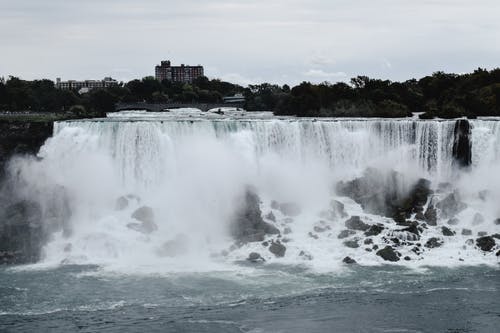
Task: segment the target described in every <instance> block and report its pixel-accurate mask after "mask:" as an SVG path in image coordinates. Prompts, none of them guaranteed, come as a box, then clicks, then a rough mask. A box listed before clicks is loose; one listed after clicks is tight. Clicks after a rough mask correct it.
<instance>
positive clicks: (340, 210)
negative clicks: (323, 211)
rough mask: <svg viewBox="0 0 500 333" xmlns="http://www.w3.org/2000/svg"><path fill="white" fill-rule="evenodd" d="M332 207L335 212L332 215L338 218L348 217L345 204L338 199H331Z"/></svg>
mask: <svg viewBox="0 0 500 333" xmlns="http://www.w3.org/2000/svg"><path fill="white" fill-rule="evenodd" d="M330 208H331V209H332V212H333V214H332V215H333V216H334V217H336V218H346V217H347V216H348V215H347V213H346V211H345V206H344V204H343V203H342V202H340V201H338V200H332V201H330Z"/></svg>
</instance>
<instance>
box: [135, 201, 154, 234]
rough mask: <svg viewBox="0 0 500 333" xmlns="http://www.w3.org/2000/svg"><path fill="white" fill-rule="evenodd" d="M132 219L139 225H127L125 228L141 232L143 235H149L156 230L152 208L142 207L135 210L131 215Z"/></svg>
mask: <svg viewBox="0 0 500 333" xmlns="http://www.w3.org/2000/svg"><path fill="white" fill-rule="evenodd" d="M132 218H134V219H136V220H137V221H139V222H140V223H129V224H127V227H128V228H130V229H132V230H135V231H138V232H142V233H144V234H150V233H152V232H154V231H156V230H158V226H157V225H156V223H155V218H154V212H153V208H151V207H148V206H142V207H140V208H138V209H136V210H135V211H134V212H133V213H132Z"/></svg>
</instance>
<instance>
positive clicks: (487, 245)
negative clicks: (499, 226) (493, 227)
mask: <svg viewBox="0 0 500 333" xmlns="http://www.w3.org/2000/svg"><path fill="white" fill-rule="evenodd" d="M476 245H477V247H479V248H480V249H481V250H483V251H486V252H487V251H491V250H492V249H493V247H494V246H495V245H496V243H495V239H493V237H491V236H483V237H480V238H477V239H476Z"/></svg>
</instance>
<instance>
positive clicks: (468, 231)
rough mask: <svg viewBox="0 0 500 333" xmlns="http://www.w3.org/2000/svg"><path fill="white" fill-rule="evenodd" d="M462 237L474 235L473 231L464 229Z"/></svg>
mask: <svg viewBox="0 0 500 333" xmlns="http://www.w3.org/2000/svg"><path fill="white" fill-rule="evenodd" d="M462 235H463V236H470V235H472V230H470V229H462Z"/></svg>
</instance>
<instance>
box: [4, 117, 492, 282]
mask: <svg viewBox="0 0 500 333" xmlns="http://www.w3.org/2000/svg"><path fill="white" fill-rule="evenodd" d="M454 124H455V122H454V121H418V120H377V119H374V120H360V119H351V120H335V119H323V120H316V119H304V120H297V119H294V118H281V119H277V118H273V117H271V116H270V115H269V114H268V113H261V114H260V116H259V117H256V115H253V117H248V116H245V114H244V113H241V112H237V113H234V114H232V115H224V116H215V115H210V116H208V117H207V116H201V115H200V113H199V112H195V111H193V112H188V113H172V114H167V115H165V114H161V115H158V114H144V113H130V112H127V113H121V114H115V115H114V116H113V117H110V118H108V119H106V120H89V121H69V122H60V123H56V125H55V129H54V136H53V138H51V139H49V140H48V141H47V142H46V144H45V145H44V146H43V147H42V149H41V150H40V153H39V157H40V158H41V160H34V159H16V160H14V161H13V162H12V164H11V171H12V174H13V175H16V179H17V180H18V182H19V184H18V189H19V192H20V196H22V197H28V198H31V199H35V200H36V201H38V202H41V203H42V207H47V206H48V205H50V201H51V198H52V197H51V195H50V194H51V193H53V192H55V191H60V189H61V186H62V187H63V188H64V189H65V191H66V193H67V195H68V197H69V204H70V208H71V211H72V216H71V219H70V221H69V224H70V225H71V227H72V229H73V232H72V234H71V236H69V237H67V236H63V234H62V232H59V233H56V234H54V236H53V239H52V240H51V242H50V243H49V244H48V245H47V246H46V247H45V251H44V262H45V263H47V264H59V263H61V262H63V263H78V264H81V263H91V264H100V265H104V266H106V267H111V268H113V269H120V270H124V269H126V270H132V271H143V272H144V271H152V272H158V271H176V270H182V271H185V270H195V271H198V270H202V271H204V270H213V269H228V267H231V266H230V265H231V264H232V262H234V261H235V260H243V259H245V258H246V256H247V255H248V253H249V252H251V251H257V252H259V253H261V254H262V256H263V257H265V258H266V259H267V260H268V262H279V263H287V264H297V263H303V264H305V265H309V266H311V267H314V268H316V269H327V270H328V269H335V268H336V267H339V265H341V260H342V258H343V257H345V256H346V255H349V256H352V257H353V258H355V259H356V260H357V261H358V263H361V264H366V265H371V264H379V263H382V259H381V258H380V257H377V256H375V254H374V253H373V252H367V251H366V250H365V249H364V248H365V247H364V246H361V247H360V248H357V249H350V248H346V247H345V246H343V245H342V241H341V240H339V239H337V234H338V232H339V231H340V230H342V229H344V226H343V222H344V220H345V218H344V219H339V220H337V221H333V222H331V223H330V224H329V226H330V228H331V230H330V231H329V232H326V233H323V234H320V235H318V237H319V238H318V239H317V240H315V239H312V238H311V237H310V236H309V235H308V233H309V232H311V231H312V229H313V226H314V225H317V223H318V221H319V220H320V219H321V218H320V217H319V213H320V212H321V211H322V210H324V209H325V208H327V207H328V205H329V202H330V200H331V199H332V198H334V196H332V194H331V193H332V191H331V189H332V186H333V185H334V184H335V183H336V182H337V181H339V180H349V179H352V178H353V177H355V176H359V175H361V173H362V172H363V170H365V169H366V168H367V167H375V168H378V169H381V170H391V169H394V170H396V171H398V172H400V173H402V174H403V175H404V176H405V177H406V179H407V180H408V182H409V183H410V182H411V181H414V180H416V179H417V178H419V177H426V178H429V179H431V180H432V181H433V185H434V186H437V184H438V183H439V182H445V181H450V182H453V183H454V184H457V186H458V188H459V189H460V191H461V193H462V194H463V196H464V198H465V199H466V200H464V201H465V202H467V204H468V205H469V208H467V209H466V210H465V211H464V212H462V213H460V215H459V218H460V220H461V222H460V223H461V224H460V228H462V227H467V228H471V229H473V230H474V232H477V231H487V232H491V233H492V232H498V230H495V228H496V229H498V228H499V226H495V225H493V223H492V221H493V219H495V218H498V217H500V210H499V209H498V205H496V202H498V199H500V176H497V175H496V173H497V172H494V171H495V170H498V167H499V166H500V126H499V125H500V122H498V121H487V120H476V121H473V122H472V124H473V130H472V137H473V165H474V167H473V170H472V171H471V172H470V173H467V174H462V173H461V172H458V171H456V170H454V169H453V167H452V164H453V163H452V157H451V152H452V146H453V128H454ZM246 185H252V186H255V188H256V189H257V192H258V193H259V195H260V197H261V200H262V205H261V209H262V212H263V215H265V214H267V213H268V212H269V211H270V210H271V208H270V201H271V200H277V201H279V202H286V201H294V202H298V203H300V206H301V208H302V214H301V215H299V216H298V217H297V218H295V221H294V222H293V224H291V225H288V224H286V223H285V222H284V219H285V217H284V216H282V215H281V214H280V213H279V212H276V211H275V212H274V213H275V215H276V217H277V223H276V226H277V227H278V228H279V229H280V230H281V232H282V233H283V231H284V228H285V226H291V228H292V233H291V234H290V235H287V236H286V237H287V238H289V242H288V243H287V244H286V246H287V252H286V255H285V257H284V258H274V256H273V255H272V254H271V253H270V252H269V251H268V250H267V249H266V248H265V247H263V246H262V245H261V244H260V243H259V242H258V243H253V244H250V245H245V246H243V247H241V248H238V249H235V250H232V251H229V253H228V254H227V255H226V256H223V255H220V253H221V251H223V250H226V251H227V250H228V249H229V248H230V246H231V244H232V243H233V240H232V239H231V237H230V236H229V231H228V230H229V224H230V223H231V218H232V216H233V214H234V213H235V209H236V207H238V200H239V199H240V198H241V195H242V191H243V189H244V188H245V186H246ZM485 189H486V190H489V191H490V195H489V197H488V200H486V201H482V200H479V199H478V191H481V190H485ZM127 194H133V195H135V196H137V197H138V198H139V199H137V200H136V199H133V200H130V205H129V207H127V208H126V209H125V210H123V211H116V210H115V202H116V199H117V198H118V197H120V196H123V195H127ZM337 199H338V200H340V201H342V202H343V203H344V204H345V205H346V210H347V212H348V213H349V215H361V216H363V217H364V219H365V221H371V222H373V223H375V222H381V223H384V224H387V225H390V224H391V223H392V224H393V222H391V221H389V219H387V218H383V217H380V216H375V215H368V214H364V213H363V212H362V209H361V207H360V206H359V205H358V204H356V203H354V202H353V201H352V200H350V199H348V198H337ZM142 205H147V206H150V207H152V208H153V210H154V214H155V221H156V224H157V225H158V230H157V231H156V232H153V233H152V234H150V235H144V234H142V233H139V232H137V231H135V230H131V229H129V228H128V227H127V224H128V223H131V222H134V219H133V218H132V217H131V214H132V213H133V211H134V210H135V209H137V208H138V207H140V206H142ZM476 212H481V213H482V214H483V215H484V217H485V220H486V221H487V222H486V223H485V224H484V225H481V226H473V225H472V223H471V219H472V216H473V215H474V214H475V213H476ZM441 224H444V221H439V222H438V225H441ZM457 230H458V231H460V230H461V229H458V228H457ZM431 236H436V231H435V230H434V229H429V230H428V231H426V232H425V233H424V235H423V238H422V243H424V242H425V239H426V238H429V237H431ZM381 237H382V235H380V236H376V237H373V238H374V241H375V243H377V242H378V243H379V244H383V243H382V240H381ZM441 238H442V237H441ZM467 238H470V237H465V236H460V234H459V232H458V236H456V237H453V238H450V239H447V242H446V243H445V245H444V246H443V247H441V248H439V249H433V250H432V251H428V252H426V253H425V254H423V255H422V256H419V257H415V256H412V259H415V260H412V261H411V262H404V263H403V262H402V261H401V262H399V263H398V264H407V265H422V264H429V265H459V264H478V263H488V264H491V263H495V262H496V260H497V259H496V258H495V256H494V254H488V255H483V254H482V253H480V252H479V251H478V250H477V249H473V246H469V247H467V246H466V247H465V248H464V243H465V240H466V239H467ZM174 239H182V241H181V243H182V246H181V247H182V249H181V250H182V251H181V252H182V254H180V255H179V256H176V257H174V258H171V257H165V256H162V250H161V248H162V245H163V244H164V243H165V242H166V241H169V240H174ZM68 244H71V249H69V248H68ZM381 246H383V245H381ZM65 248H66V250H65ZM409 250H410V249H408V251H407V252H408V253H406V252H405V250H404V249H402V251H401V252H402V253H403V255H413V254H412V253H411V252H410V251H409ZM301 251H305V252H306V253H308V254H310V255H311V257H312V260H304V259H303V258H304V257H303V256H299V253H300V252H301ZM460 259H462V260H464V261H462V260H460Z"/></svg>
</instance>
